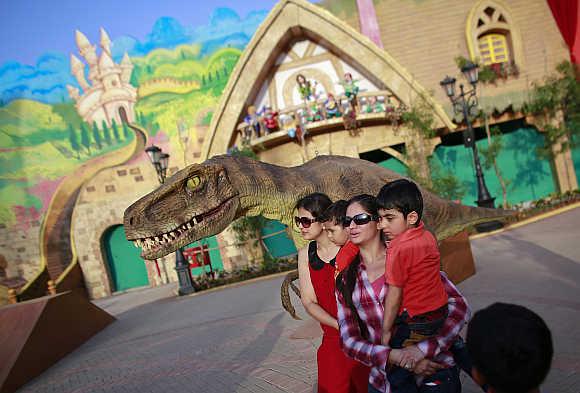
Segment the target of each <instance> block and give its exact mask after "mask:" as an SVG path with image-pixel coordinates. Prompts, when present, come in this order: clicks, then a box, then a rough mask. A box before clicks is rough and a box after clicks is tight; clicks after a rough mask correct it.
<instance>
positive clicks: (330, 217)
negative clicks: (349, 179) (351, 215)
mask: <svg viewBox="0 0 580 393" xmlns="http://www.w3.org/2000/svg"><path fill="white" fill-rule="evenodd" d="M347 207H348V202H347V201H345V200H343V199H340V200H338V201H336V202H334V203H333V204H332V205H330V206H328V209H326V210H325V211H324V213H323V214H322V216H321V217H320V221H321V222H332V223H334V224H336V225H342V223H343V222H344V217H345V216H346V208H347Z"/></svg>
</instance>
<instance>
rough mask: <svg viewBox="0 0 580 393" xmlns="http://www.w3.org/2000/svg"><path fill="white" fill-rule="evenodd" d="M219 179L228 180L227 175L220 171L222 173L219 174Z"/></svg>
mask: <svg viewBox="0 0 580 393" xmlns="http://www.w3.org/2000/svg"><path fill="white" fill-rule="evenodd" d="M218 180H219V181H224V180H226V175H225V173H223V172H220V174H219V175H218Z"/></svg>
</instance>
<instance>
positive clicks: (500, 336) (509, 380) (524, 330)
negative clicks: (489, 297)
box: [467, 303, 554, 393]
mask: <svg viewBox="0 0 580 393" xmlns="http://www.w3.org/2000/svg"><path fill="white" fill-rule="evenodd" d="M467 350H468V351H469V355H470V356H471V359H472V361H473V366H474V368H476V369H477V371H478V372H479V373H480V374H481V375H482V376H483V377H484V378H485V380H486V382H487V384H488V385H489V386H490V387H493V388H495V389H496V391H498V392H502V393H528V392H529V391H531V390H533V389H536V388H538V387H539V386H540V384H541V383H542V381H544V379H545V378H546V375H547V374H548V371H549V370H550V365H551V363H552V355H553V353H554V349H553V346H552V334H551V333H550V329H549V328H548V326H547V325H546V323H545V322H544V320H543V319H542V318H541V317H540V316H539V315H538V314H536V313H534V312H533V311H531V310H529V309H527V308H525V307H523V306H519V305H516V304H506V303H494V304H492V305H491V306H489V307H487V308H484V309H483V310H480V311H478V312H476V313H475V315H474V316H473V319H472V320H471V322H470V323H469V327H468V330H467Z"/></svg>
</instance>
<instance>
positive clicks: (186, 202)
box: [124, 155, 512, 311]
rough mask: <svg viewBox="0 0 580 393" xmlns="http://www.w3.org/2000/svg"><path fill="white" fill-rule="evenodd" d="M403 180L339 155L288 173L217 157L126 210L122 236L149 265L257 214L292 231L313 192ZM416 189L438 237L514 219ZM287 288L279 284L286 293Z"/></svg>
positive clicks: (338, 192)
mask: <svg viewBox="0 0 580 393" xmlns="http://www.w3.org/2000/svg"><path fill="white" fill-rule="evenodd" d="M401 177H402V176H401V175H399V174H397V173H395V172H393V171H390V170H388V169H385V168H382V167H380V166H378V165H376V164H374V163H372V162H369V161H365V160H361V159H356V158H348V157H341V156H318V157H316V158H314V159H312V160H311V161H309V162H307V163H305V164H303V165H301V166H297V167H291V168H285V167H280V166H276V165H272V164H266V163H263V162H259V161H255V160H252V159H250V158H247V157H243V156H227V155H222V156H215V157H213V158H211V159H209V160H207V161H205V162H203V163H201V164H193V165H190V166H188V167H187V168H185V169H182V170H181V171H179V172H177V173H176V174H175V175H173V176H172V177H171V178H170V179H168V180H167V181H166V182H165V184H163V185H162V186H161V187H159V188H158V189H156V190H155V191H153V192H151V193H150V194H148V195H146V196H144V197H143V198H141V199H139V200H138V201H136V202H135V203H133V204H132V205H131V206H129V207H128V208H127V210H126V211H125V215H124V226H125V233H126V236H127V239H128V240H130V241H133V242H134V243H135V245H136V246H137V247H141V248H142V252H141V256H142V257H143V258H144V259H150V260H152V259H156V258H160V257H163V256H165V255H167V254H169V253H171V252H174V251H176V250H177V248H179V247H183V246H185V245H187V244H190V243H192V242H194V241H197V240H199V239H202V238H205V237H208V236H212V235H215V234H218V233H220V232H221V231H223V230H224V229H225V228H226V227H227V226H228V225H229V224H230V223H231V222H232V221H234V220H235V219H237V218H239V217H242V216H256V215H260V214H261V215H262V216H264V217H266V218H270V219H274V220H279V221H281V222H282V223H284V224H286V225H288V226H290V227H291V226H292V225H293V224H292V218H293V214H294V205H295V203H296V201H297V200H298V199H300V198H301V197H303V196H305V195H308V194H310V193H312V192H323V193H325V194H327V195H328V196H329V197H330V198H331V199H332V200H337V199H349V198H350V197H352V196H354V195H357V194H362V193H369V194H373V195H375V194H376V193H377V192H378V191H379V189H380V188H381V187H382V186H383V185H384V184H385V183H387V182H390V181H392V180H395V179H399V178H401ZM421 192H422V193H423V199H424V201H425V208H424V222H425V225H426V226H427V228H429V229H430V230H431V231H432V232H433V233H434V234H435V235H436V237H437V238H438V239H439V240H443V239H445V238H447V237H449V236H452V235H454V234H456V233H458V232H460V231H462V230H463V229H465V228H466V227H469V226H471V225H475V224H478V223H482V222H487V221H492V220H498V219H502V218H506V217H507V216H509V215H511V214H512V213H511V212H509V211H506V210H501V209H485V208H476V207H470V206H464V205H460V204H457V203H453V202H451V201H447V200H444V199H441V198H439V197H438V196H436V195H434V194H433V193H431V192H429V191H427V190H425V189H422V190H421ZM295 241H296V243H297V245H298V246H302V245H303V244H304V243H303V242H301V239H295ZM291 278H292V276H289V278H288V279H290V280H291ZM288 285H289V283H286V282H285V287H286V292H288V291H287V287H288ZM283 290H284V288H283ZM293 290H295V292H297V288H295V287H293ZM284 302H285V301H284V300H283V303H284ZM287 302H289V299H287ZM285 308H287V307H286V305H285ZM287 309H288V308H287ZM289 311H290V310H289Z"/></svg>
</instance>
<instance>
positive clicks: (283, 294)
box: [280, 270, 302, 320]
mask: <svg viewBox="0 0 580 393" xmlns="http://www.w3.org/2000/svg"><path fill="white" fill-rule="evenodd" d="M297 279H298V270H293V271H291V272H290V273H288V274H287V275H286V278H284V281H283V282H282V287H281V288H280V299H281V300H282V307H284V309H285V310H286V311H288V314H290V315H291V316H292V318H294V319H297V320H301V319H302V318H300V317H299V316H298V315H297V314H296V310H295V309H294V306H293V305H292V301H291V299H290V291H289V290H288V289H289V288H292V291H293V292H294V293H295V294H296V295H297V296H298V297H300V289H298V287H297V286H296V285H294V283H293V281H295V280H297Z"/></svg>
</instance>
